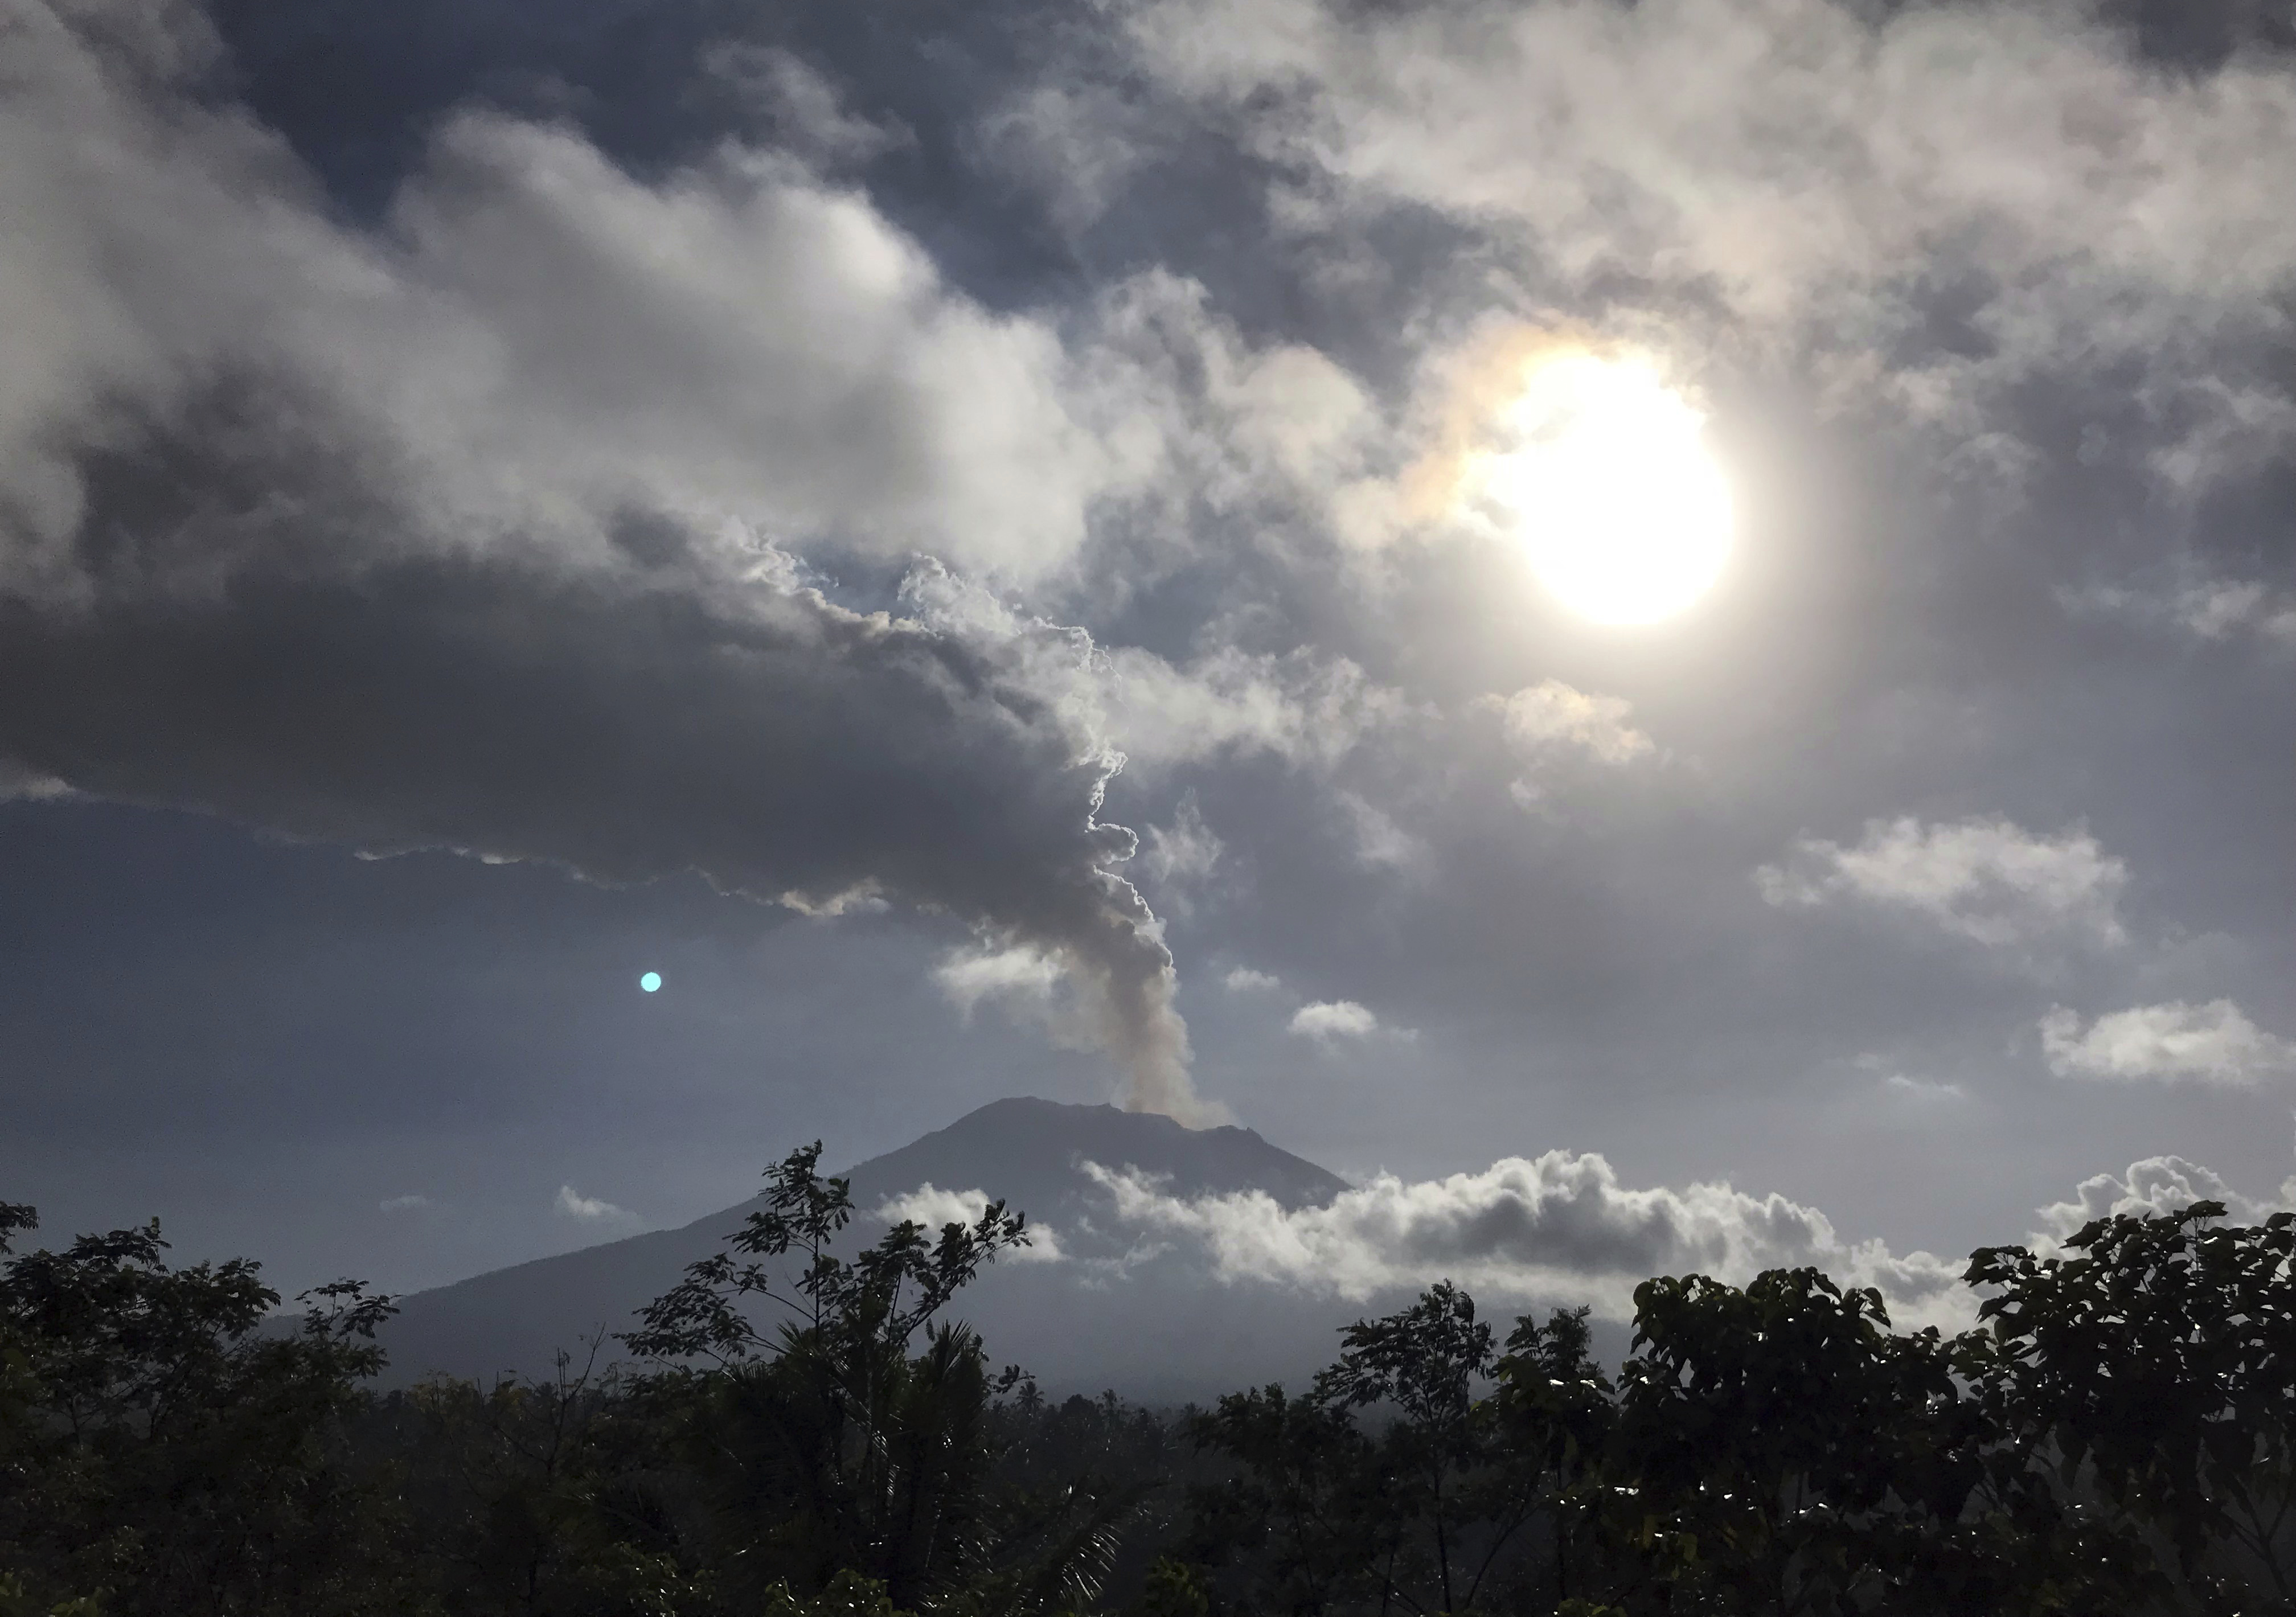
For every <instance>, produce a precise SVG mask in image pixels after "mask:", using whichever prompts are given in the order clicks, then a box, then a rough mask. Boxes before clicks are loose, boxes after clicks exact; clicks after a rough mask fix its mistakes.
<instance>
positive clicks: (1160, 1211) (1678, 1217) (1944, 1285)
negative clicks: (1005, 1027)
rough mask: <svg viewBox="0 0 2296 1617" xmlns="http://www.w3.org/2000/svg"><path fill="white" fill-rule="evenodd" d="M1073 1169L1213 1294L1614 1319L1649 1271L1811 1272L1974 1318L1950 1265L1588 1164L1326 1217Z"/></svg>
mask: <svg viewBox="0 0 2296 1617" xmlns="http://www.w3.org/2000/svg"><path fill="white" fill-rule="evenodd" d="M1086 1171H1087V1172H1088V1173H1089V1174H1091V1176H1092V1177H1093V1178H1094V1179H1095V1181H1096V1182H1097V1183H1098V1184H1100V1185H1101V1186H1102V1187H1103V1188H1104V1189H1105V1190H1107V1191H1108V1193H1109V1194H1111V1196H1112V1197H1113V1198H1114V1201H1115V1203H1116V1211H1117V1214H1118V1216H1119V1218H1120V1219H1123V1220H1125V1221H1127V1222H1128V1223H1132V1224H1136V1225H1140V1226H1143V1227H1146V1228H1148V1229H1150V1230H1153V1231H1158V1232H1161V1233H1164V1234H1166V1235H1171V1236H1175V1237H1183V1238H1186V1239H1189V1240H1192V1241H1193V1242H1195V1243H1196V1244H1199V1245H1201V1247H1202V1249H1203V1250H1204V1251H1205V1252H1206V1253H1207V1254H1208V1255H1209V1256H1210V1259H1211V1260H1212V1263H1213V1267H1214V1271H1215V1273H1216V1274H1217V1276H1218V1278H1219V1279H1221V1280H1222V1281H1223V1282H1227V1283H1234V1282H1238V1281H1245V1280H1251V1281H1261V1282H1268V1283H1274V1284H1279V1285H1292V1286H1298V1287H1300V1288H1302V1289H1304V1290H1308V1291H1312V1292H1319V1293H1335V1294H1337V1295H1339V1296H1341V1297H1346V1298H1349V1299H1351V1300H1355V1301H1362V1300H1364V1299H1366V1298H1369V1297H1371V1296H1372V1295H1374V1293H1380V1292H1383V1291H1388V1290H1390V1289H1395V1288H1404V1287H1419V1286H1424V1285H1429V1284H1431V1283H1432V1282H1434V1281H1436V1280H1440V1279H1453V1280H1456V1281H1458V1282H1459V1283H1460V1284H1462V1285H1465V1286H1467V1287H1468V1288H1469V1289H1470V1290H1472V1291H1474V1292H1476V1293H1479V1294H1482V1295H1485V1296H1488V1297H1493V1298H1508V1299H1524V1298H1531V1297H1538V1298H1553V1299H1559V1300H1562V1301H1585V1302H1587V1303H1590V1304H1593V1305H1594V1306H1595V1307H1596V1308H1598V1309H1601V1310H1602V1311H1603V1314H1604V1315H1605V1316H1606V1317H1613V1318H1623V1317H1627V1316H1628V1314H1629V1313H1630V1312H1631V1310H1632V1293H1633V1291H1634V1288H1635V1286H1636V1285H1638V1284H1640V1283H1641V1282H1642V1281H1643V1280H1644V1279H1647V1278H1649V1277H1650V1276H1652V1275H1660V1274H1685V1273H1690V1272H1693V1271H1694V1272H1698V1273H1702V1274H1709V1275H1712V1276H1716V1277H1718V1278H1719V1279H1723V1280H1726V1281H1729V1282H1731V1283H1733V1284H1743V1283H1744V1282H1745V1281H1747V1280H1749V1279H1751V1278H1752V1276H1754V1275H1755V1274H1757V1273H1759V1271H1760V1270H1762V1269H1766V1268H1781V1267H1791V1266H1797V1265H1802V1264H1814V1265H1816V1266H1818V1267H1820V1268H1825V1269H1826V1270H1828V1271H1829V1272H1830V1273H1832V1274H1833V1275H1834V1276H1836V1277H1837V1278H1839V1279H1841V1280H1843V1281H1845V1282H1848V1283H1850V1284H1854V1285H1874V1286H1878V1287H1879V1288H1880V1289H1881V1291H1882V1294H1883V1295H1884V1296H1885V1297H1887V1298H1888V1299H1889V1300H1890V1307H1891V1311H1892V1317H1894V1318H1896V1319H1897V1320H1898V1323H1899V1324H1901V1325H1915V1324H1924V1323H1932V1322H1934V1323H1944V1324H1953V1323H1958V1322H1963V1321H1965V1320H1966V1319H1967V1318H1968V1317H1970V1316H1971V1314H1972V1311H1973V1306H1974V1305H1973V1300H1972V1299H1971V1297H1970V1295H1969V1293H1967V1292H1966V1291H1965V1290H1964V1289H1963V1288H1962V1287H1961V1286H1960V1285H1959V1276H1960V1272H1961V1269H1962V1267H1963V1266H1962V1265H1961V1264H1960V1263H1957V1262H1952V1261H1948V1260H1945V1259H1941V1258H1939V1257H1935V1256H1933V1255H1931V1254H1930V1253H1928V1252H1914V1253H1910V1254H1907V1255H1906V1256H1903V1257H1898V1256H1896V1255H1893V1254H1892V1253H1890V1252H1889V1251H1888V1249H1887V1248H1886V1247H1884V1246H1883V1245H1882V1244H1881V1243H1880V1242H1878V1241H1870V1242H1864V1243H1855V1244H1853V1243H1849V1242H1845V1241H1843V1240H1841V1238H1840V1237H1839V1236H1838V1235H1836V1234H1835V1233H1834V1229H1833V1224H1832V1223H1831V1222H1830V1221H1829V1220H1828V1219H1826V1218H1825V1215H1824V1214H1823V1213H1820V1212H1819V1211H1816V1209H1814V1208H1808V1207H1804V1206H1801V1205H1800V1204H1799V1203H1797V1202H1791V1201H1789V1200H1787V1199H1786V1198H1785V1197H1784V1196H1780V1195H1775V1194H1773V1195H1769V1196H1759V1197H1758V1196H1751V1195H1747V1194H1743V1192H1740V1191H1737V1190H1734V1189H1733V1188H1732V1187H1731V1186H1729V1185H1727V1184H1701V1185H1693V1186H1690V1187H1689V1188H1688V1189H1686V1190H1682V1191H1675V1190H1667V1189H1655V1190H1637V1189H1633V1188H1630V1187H1628V1186H1623V1185H1621V1184H1620V1182H1619V1178H1618V1175H1617V1174H1616V1172H1614V1171H1613V1170H1612V1169H1611V1165H1610V1163H1609V1162H1608V1161H1605V1160H1604V1159H1603V1157H1601V1156H1599V1155H1595V1154H1591V1153H1590V1154H1585V1155H1580V1154H1577V1153H1570V1152H1565V1151H1552V1152H1548V1153H1546V1154H1545V1155H1544V1156H1541V1157H1538V1158H1537V1159H1536V1160H1526V1159H1524V1158H1521V1157H1509V1158H1506V1159H1505V1160H1503V1161H1498V1162H1496V1163H1494V1164H1492V1166H1491V1167H1490V1168H1488V1169H1487V1170H1484V1171H1482V1172H1480V1173H1463V1174H1454V1175H1452V1176H1450V1177H1449V1178H1444V1179H1433V1180H1426V1181H1423V1182H1420V1183H1416V1184H1407V1183H1406V1182H1405V1181H1403V1180H1401V1179H1399V1178H1396V1177H1394V1176H1392V1175H1388V1174H1382V1175H1380V1176H1379V1177H1377V1178H1374V1179H1373V1180H1372V1181H1371V1182H1370V1183H1369V1184H1367V1185H1365V1186H1360V1187H1358V1188H1356V1189H1352V1190H1347V1191H1342V1192H1341V1194H1339V1195H1338V1196H1337V1197H1336V1198H1335V1199H1334V1200H1333V1202H1331V1203H1330V1204H1329V1205H1327V1206H1324V1207H1309V1208H1301V1209H1298V1210H1292V1211H1287V1210H1286V1209H1285V1208H1284V1207H1283V1206H1282V1205H1281V1204H1280V1203H1278V1202H1276V1201H1275V1198H1274V1197H1272V1196H1269V1195H1267V1194H1264V1193H1261V1192H1256V1191H1252V1192H1240V1193H1234V1194H1225V1195H1207V1196H1197V1197H1180V1196H1175V1195H1172V1194H1169V1192H1168V1191H1167V1190H1166V1189H1165V1188H1164V1186H1162V1185H1161V1184H1160V1183H1159V1182H1157V1181H1156V1180H1154V1179H1153V1178H1150V1177H1148V1176H1145V1175H1143V1174H1141V1173H1139V1172H1137V1171H1136V1170H1123V1171H1116V1170H1110V1169H1107V1168H1103V1167H1101V1166H1099V1165H1098V1164H1087V1169H1086Z"/></svg>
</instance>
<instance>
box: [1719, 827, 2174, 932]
mask: <svg viewBox="0 0 2296 1617" xmlns="http://www.w3.org/2000/svg"><path fill="white" fill-rule="evenodd" d="M1754 879H1755V882H1756V885H1757V886H1759V888H1760V890H1761V894H1762V897H1763V898H1764V899H1766V900H1767V902H1769V903H1771V904H1773V905H1775V906H1778V907H1802V908H1807V907H1816V906H1818V905H1823V904H1829V903H1835V902H1841V901H1849V902H1854V903H1857V904H1863V905H1866V906H1869V907H1874V908H1877V909H1882V910H1888V911H1894V912H1896V913H1898V914H1901V915H1913V916H1917V917H1919V918H1920V919H1922V920H1923V921H1925V922H1928V923H1931V924H1933V925H1935V926H1938V927H1939V928H1941V929H1942V930H1943V931H1945V932H1948V933H1951V934H1952V935H1954V936H1956V937H1959V938H1965V939H1968V940H1971V941H1972V942H1974V943H1980V944H1983V945H1985V946H1987V947H1989V948H1998V949H2028V948H2036V947H2038V946H2040V945H2043V944H2046V943H2051V942H2055V943H2079V944H2085V945H2091V946H2108V945H2113V944H2118V943H2120V942H2122V941H2124V940H2125V939H2126V936H2127V934H2126V932H2124V931H2123V929H2122V926H2121V923H2120V894H2121V891H2122V889H2123V888H2124V887H2125V886H2126V885H2127V884H2128V866H2126V865H2124V864H2123V863H2122V862H2121V861H2120V859H2119V858H2114V857H2113V856H2112V855H2110V854H2108V853H2106V852H2105V851H2104V850H2103V847H2102V846H2101V845H2100V844H2099V843H2098V841H2097V840H2096V839H2095V837H2093V836H2091V835H2090V834H2089V833H2088V832H2087V830H2086V829H2084V828H2083V827H2081V826H2079V825H2073V826H2069V827H2067V828H2066V829H2064V830H2063V831H2061V832H2058V833H2056V834H2054V836H2052V835H2046V834H2037V833H2033V832H2030V831H2027V830H2025V829H2023V828H2022V827H2021V826H2019V825H2014V824H2013V823H2012V822H2010V821H2009V820H2006V819H2001V818H1993V819H1970V820H1962V821H1957V822H1954V823H1951V824H1947V823H1939V824H1934V825H1924V824H1923V823H1922V822H1921V821H1920V820H1917V819H1915V818H1913V817H1910V816H1908V817H1904V818H1900V819H1896V820H1869V821H1868V822H1866V834H1865V837H1864V838H1863V840H1861V841H1859V842H1858V843H1857V845H1856V846H1854V847H1843V846H1842V845H1841V844H1840V843H1838V842H1831V841H1825V840H1824V839H1822V838H1818V837H1811V836H1804V837H1801V838H1799V839H1797V840H1796V841H1795V842H1794V845H1793V847H1792V850H1789V852H1788V855H1787V857H1786V858H1785V859H1784V860H1783V861H1781V862H1780V863H1779V864H1776V865H1766V866H1762V867H1761V868H1760V869H1759V870H1758V871H1756V872H1755V874H1754Z"/></svg>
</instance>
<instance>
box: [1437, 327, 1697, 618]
mask: <svg viewBox="0 0 2296 1617" xmlns="http://www.w3.org/2000/svg"><path fill="white" fill-rule="evenodd" d="M1705 424H1706V417H1705V416H1704V415H1702V413H1701V412H1700V411H1699V410H1697V409H1696V408H1695V407H1693V406H1692V405H1691V404H1690V402H1689V401H1688V400H1687V399H1685V398H1683V397H1682V395H1681V394H1680V393H1677V392H1676V391H1675V390H1673V389H1672V388H1669V387H1668V386H1667V385H1666V383H1665V382H1663V381H1661V379H1660V377H1659V374H1658V373H1657V371H1656V370H1655V369H1654V368H1653V367H1652V366H1651V365H1647V364H1644V363H1642V362H1640V361H1636V360H1632V359H1619V358H1610V357H1603V356H1601V355H1597V354H1592V353H1587V352H1583V351H1579V352H1570V353H1563V354H1556V355H1553V356H1550V357H1546V358H1543V359H1540V360H1538V361H1537V362H1536V363H1534V365H1532V366H1531V367H1530V369H1529V371H1527V372H1526V373H1525V374H1524V376H1523V386H1522V390H1521V393H1519V394H1517V395H1516V396H1515V398H1513V399H1512V400H1511V401H1509V402H1508V403H1507V404H1506V405H1505V406H1504V407H1503V408H1502V410H1501V411H1500V413H1499V415H1498V419H1497V421H1496V422H1495V423H1493V426H1494V428H1495V431H1494V432H1493V435H1492V436H1493V439H1495V440H1496V445H1497V447H1493V448H1490V449H1487V450H1484V451H1482V452H1480V454H1478V455H1477V456H1475V457H1474V459H1473V461H1472V464H1471V466H1470V468H1469V476H1468V489H1469V491H1470V493H1471V495H1472V497H1475V498H1476V499H1477V500H1478V502H1479V503H1481V504H1483V505H1485V506H1486V507H1487V509H1488V510H1489V512H1490V513H1491V514H1492V515H1493V516H1494V517H1495V518H1496V519H1497V521H1499V522H1500V523H1501V525H1502V526H1503V527H1504V528H1505V529H1507V530H1509V531H1510V532H1511V533H1512V534H1513V535H1514V536H1516V537H1517V538H1520V540H1521V543H1522V545H1523V546H1524V547H1525V548H1526V549H1527V550H1528V551H1529V556H1530V563H1531V567H1532V569H1533V570H1535V571H1536V572H1537V573H1538V578H1539V580H1540V582H1542V583H1543V584H1545V585H1546V587H1547V588H1548V589H1550V590H1552V591H1553V592H1554V595H1555V596H1556V597H1557V598H1558V599H1560V600H1561V601H1562V603H1564V604H1565V605H1566V606H1569V607H1570V608H1571V609H1572V610H1573V611H1575V612H1580V613H1582V614H1584V615H1585V616H1587V617H1589V618H1592V619H1595V620H1597V621H1598V622H1603V623H1652V622H1655V621H1657V620H1660V619H1661V618H1669V617H1671V616H1673V615H1674V614H1675V613H1677V612H1681V611H1683V610H1684V609H1685V608H1686V607H1687V606H1689V605H1690V604H1691V603H1692V602H1693V601H1695V600H1697V599H1698V597H1699V596H1701V595H1704V594H1705V593H1706V591H1707V589H1708V588H1709V587H1710V586H1711V585H1712V584H1713V583H1714V580H1715V579H1716V578H1718V576H1719V575H1720V573H1721V571H1722V564H1723V562H1725V561H1726V559H1727V558H1728V556H1729V554H1730V544H1731V538H1732V531H1733V527H1734V521H1733V516H1732V511H1731V504H1730V488H1729V485H1728V483H1727V482H1726V480H1725V479H1724V478H1723V475H1722V469H1721V467H1720V466H1719V465H1718V464H1716V463H1715V461H1714V457H1713V456H1711V455H1710V454H1709V453H1708V452H1707V449H1706V445H1705V441H1704V436H1703V434H1704V428H1705Z"/></svg>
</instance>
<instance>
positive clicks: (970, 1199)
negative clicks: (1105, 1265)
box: [873, 1179, 1068, 1263]
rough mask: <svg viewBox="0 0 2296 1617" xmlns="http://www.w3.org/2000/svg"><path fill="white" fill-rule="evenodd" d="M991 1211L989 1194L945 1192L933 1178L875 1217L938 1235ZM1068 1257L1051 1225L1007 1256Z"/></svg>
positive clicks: (1035, 1230) (1032, 1232) (1032, 1230)
mask: <svg viewBox="0 0 2296 1617" xmlns="http://www.w3.org/2000/svg"><path fill="white" fill-rule="evenodd" d="M987 1211H988V1192H986V1191H982V1190H942V1189H940V1188H939V1187H938V1186H935V1185H934V1184H933V1182H932V1181H931V1179H928V1180H926V1181H925V1182H924V1183H923V1184H922V1185H920V1186H917V1187H916V1188H915V1189H914V1190H913V1191H910V1192H909V1193H908V1194H906V1195H899V1196H891V1197H888V1198H887V1199H886V1201H885V1202H883V1203H882V1204H881V1206H879V1207H878V1208H877V1209H876V1211H875V1212H874V1213H873V1217H874V1218H876V1219H878V1221H879V1222H881V1223H884V1224H889V1225H890V1224H898V1223H900V1222H902V1221H903V1220H904V1219H906V1220H907V1221H908V1222H909V1223H912V1224H922V1226H924V1227H925V1229H926V1230H927V1231H928V1232H929V1233H931V1234H932V1235H939V1233H940V1231H941V1229H942V1227H944V1226H946V1225H950V1224H963V1225H965V1226H968V1227H970V1226H972V1225H975V1224H978V1223H980V1218H981V1215H982V1214H983V1213H985V1212H987ZM1067 1255H1068V1254H1067V1253H1065V1252H1062V1250H1061V1239H1060V1236H1059V1235H1057V1234H1056V1233H1055V1232H1054V1229H1053V1228H1052V1227H1051V1226H1050V1225H1046V1224H1031V1225H1029V1244H1028V1245H1026V1246H1023V1247H1020V1248H1017V1249H1015V1250H1013V1251H1012V1252H1007V1253H1005V1261H1007V1262H1011V1263H1058V1262H1060V1261H1061V1260H1062V1259H1063V1258H1065V1257H1066V1256H1067Z"/></svg>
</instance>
